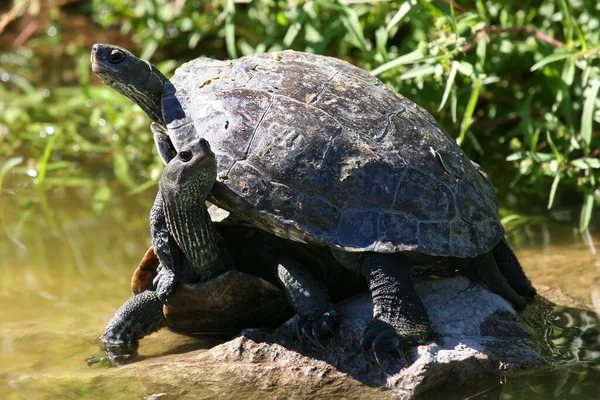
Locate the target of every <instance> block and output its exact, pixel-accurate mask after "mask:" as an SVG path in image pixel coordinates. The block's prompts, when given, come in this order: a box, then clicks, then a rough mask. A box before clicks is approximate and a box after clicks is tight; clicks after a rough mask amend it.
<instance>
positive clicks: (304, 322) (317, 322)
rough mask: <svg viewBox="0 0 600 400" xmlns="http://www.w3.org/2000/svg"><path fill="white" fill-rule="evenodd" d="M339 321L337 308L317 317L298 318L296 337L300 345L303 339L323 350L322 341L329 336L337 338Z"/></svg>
mask: <svg viewBox="0 0 600 400" xmlns="http://www.w3.org/2000/svg"><path fill="white" fill-rule="evenodd" d="M337 320H338V312H337V310H336V309H335V308H331V309H330V310H329V311H326V312H324V313H319V314H317V315H315V316H310V317H301V316H298V320H297V321H296V335H297V336H298V340H299V341H300V343H302V342H303V339H302V338H303V337H304V338H305V339H307V340H308V341H309V342H311V343H312V344H314V345H316V346H319V347H321V348H323V345H322V344H321V341H322V340H324V339H326V338H327V336H335V334H336V332H335V328H336V325H337Z"/></svg>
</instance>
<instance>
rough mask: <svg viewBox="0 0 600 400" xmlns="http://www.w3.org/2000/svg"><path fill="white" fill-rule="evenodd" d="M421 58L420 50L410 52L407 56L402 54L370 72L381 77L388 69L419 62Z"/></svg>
mask: <svg viewBox="0 0 600 400" xmlns="http://www.w3.org/2000/svg"><path fill="white" fill-rule="evenodd" d="M422 58H423V52H422V51H421V49H416V50H415V51H412V52H410V53H408V54H404V55H402V56H400V57H398V58H395V59H393V60H392V61H390V62H387V63H385V64H382V65H380V66H379V67H377V68H375V69H374V70H372V71H371V75H373V76H377V75H381V74H382V73H384V72H386V71H389V70H390V69H394V68H397V67H399V66H401V65H406V64H412V63H414V62H416V61H419V60H421V59H422Z"/></svg>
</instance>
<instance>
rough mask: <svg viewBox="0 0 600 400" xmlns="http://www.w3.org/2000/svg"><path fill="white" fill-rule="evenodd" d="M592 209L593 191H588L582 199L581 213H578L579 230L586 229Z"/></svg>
mask: <svg viewBox="0 0 600 400" xmlns="http://www.w3.org/2000/svg"><path fill="white" fill-rule="evenodd" d="M593 209H594V192H588V193H586V194H585V197H584V199H583V206H582V207H581V214H580V215H579V232H583V231H585V230H586V229H587V227H588V225H589V224H590V219H591V218H592V210H593Z"/></svg>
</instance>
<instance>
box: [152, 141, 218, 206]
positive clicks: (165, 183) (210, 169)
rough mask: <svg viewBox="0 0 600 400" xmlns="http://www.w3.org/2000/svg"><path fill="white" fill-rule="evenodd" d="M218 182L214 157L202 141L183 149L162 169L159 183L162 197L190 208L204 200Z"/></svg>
mask: <svg viewBox="0 0 600 400" xmlns="http://www.w3.org/2000/svg"><path fill="white" fill-rule="evenodd" d="M216 179H217V161H216V159H215V154H214V153H213V152H212V151H211V149H210V145H209V144H208V142H207V141H206V140H205V139H199V140H197V141H194V142H193V143H191V144H189V145H187V146H185V147H183V148H182V149H181V150H180V151H179V153H177V156H175V157H174V158H173V159H172V160H171V161H169V164H167V166H166V167H165V169H164V171H163V175H162V179H161V181H160V189H161V192H162V195H163V197H166V198H170V197H174V196H176V199H177V201H178V202H182V201H183V202H186V203H188V204H190V205H193V204H197V203H198V200H201V201H203V202H204V201H205V200H206V197H207V196H208V193H209V192H210V190H211V189H212V187H213V185H214V183H215V180H216Z"/></svg>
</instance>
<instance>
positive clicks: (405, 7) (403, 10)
mask: <svg viewBox="0 0 600 400" xmlns="http://www.w3.org/2000/svg"><path fill="white" fill-rule="evenodd" d="M416 3H417V2H416V0H407V1H405V2H404V3H402V5H401V6H400V7H398V11H396V14H394V16H393V17H392V19H391V20H390V22H389V23H388V24H387V25H386V27H385V31H386V32H387V33H390V31H391V30H392V29H394V27H395V26H396V25H398V24H399V23H400V21H402V19H403V18H404V17H405V16H406V14H408V12H409V11H410V10H411V9H412V7H413V6H414V5H415V4H416Z"/></svg>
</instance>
